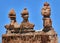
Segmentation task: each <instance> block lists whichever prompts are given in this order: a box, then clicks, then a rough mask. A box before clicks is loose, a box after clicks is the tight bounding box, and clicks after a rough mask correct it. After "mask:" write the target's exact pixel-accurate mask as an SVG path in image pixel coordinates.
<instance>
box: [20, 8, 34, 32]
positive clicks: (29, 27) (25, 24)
mask: <svg viewBox="0 0 60 43" xmlns="http://www.w3.org/2000/svg"><path fill="white" fill-rule="evenodd" d="M21 16H22V18H23V21H22V23H21V25H20V30H21V32H34V30H33V28H34V24H31V23H30V22H29V20H28V18H29V13H28V11H27V8H24V10H23V11H22V13H21Z"/></svg>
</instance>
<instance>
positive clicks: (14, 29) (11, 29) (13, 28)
mask: <svg viewBox="0 0 60 43" xmlns="http://www.w3.org/2000/svg"><path fill="white" fill-rule="evenodd" d="M9 18H10V20H11V22H10V24H8V25H5V28H6V29H7V33H9V34H10V33H18V32H19V27H20V26H19V25H18V23H17V22H16V14H15V11H14V10H13V9H12V10H11V11H10V13H9Z"/></svg>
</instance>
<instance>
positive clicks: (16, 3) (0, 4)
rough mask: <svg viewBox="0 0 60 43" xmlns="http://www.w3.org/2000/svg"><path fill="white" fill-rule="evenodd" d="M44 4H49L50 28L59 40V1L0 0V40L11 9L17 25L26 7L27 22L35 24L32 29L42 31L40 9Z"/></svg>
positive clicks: (8, 21)
mask: <svg viewBox="0 0 60 43" xmlns="http://www.w3.org/2000/svg"><path fill="white" fill-rule="evenodd" d="M44 2H48V3H49V4H50V7H51V19H52V23H53V24H52V26H53V28H54V30H55V31H56V32H57V34H58V37H59V40H60V0H0V40H1V37H2V34H5V32H6V29H5V28H4V25H5V24H9V23H10V19H9V18H8V13H9V11H10V10H11V9H12V8H13V9H14V10H15V12H16V20H17V22H18V23H19V24H20V23H21V22H22V18H21V12H22V10H23V9H24V8H25V7H26V8H27V9H28V11H29V21H30V22H31V23H33V24H35V27H34V29H35V30H40V29H42V28H43V21H42V15H41V9H42V7H43V4H44ZM0 43H1V41H0Z"/></svg>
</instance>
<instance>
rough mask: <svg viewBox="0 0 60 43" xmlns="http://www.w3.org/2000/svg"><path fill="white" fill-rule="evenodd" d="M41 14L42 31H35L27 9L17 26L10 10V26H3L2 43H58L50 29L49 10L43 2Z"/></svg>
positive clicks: (13, 12)
mask: <svg viewBox="0 0 60 43" xmlns="http://www.w3.org/2000/svg"><path fill="white" fill-rule="evenodd" d="M41 14H42V16H43V30H42V31H37V32H36V31H35V30H33V29H34V24H32V23H30V22H29V20H28V18H29V12H28V10H27V8H24V10H23V11H22V13H21V17H22V18H23V21H22V22H21V24H20V25H19V24H18V23H17V21H16V13H15V11H14V10H13V9H12V10H11V11H10V12H9V18H10V20H11V22H10V24H8V25H5V28H6V30H7V31H6V34H3V35H2V43H58V42H57V39H58V38H57V34H56V32H55V31H54V29H53V27H52V20H51V18H50V15H51V8H50V5H49V4H48V3H47V2H45V3H44V7H43V8H42V11H41Z"/></svg>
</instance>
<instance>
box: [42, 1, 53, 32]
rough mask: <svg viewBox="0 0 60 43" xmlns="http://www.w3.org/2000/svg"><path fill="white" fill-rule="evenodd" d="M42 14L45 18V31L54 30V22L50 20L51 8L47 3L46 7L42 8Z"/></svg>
mask: <svg viewBox="0 0 60 43" xmlns="http://www.w3.org/2000/svg"><path fill="white" fill-rule="evenodd" d="M41 13H42V16H43V26H44V29H43V31H49V30H50V29H52V21H51V18H50V15H51V8H50V5H49V4H48V3H47V2H45V3H44V7H43V8H42V12H41Z"/></svg>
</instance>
